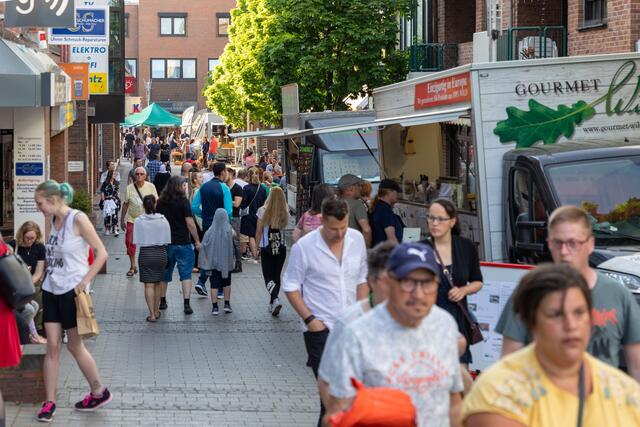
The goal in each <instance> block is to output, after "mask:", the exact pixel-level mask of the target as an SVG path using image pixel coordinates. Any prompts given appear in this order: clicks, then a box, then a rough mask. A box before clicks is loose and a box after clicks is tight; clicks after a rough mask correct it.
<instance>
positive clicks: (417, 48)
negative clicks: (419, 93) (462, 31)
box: [409, 43, 458, 72]
mask: <svg viewBox="0 0 640 427" xmlns="http://www.w3.org/2000/svg"><path fill="white" fill-rule="evenodd" d="M457 66H458V45H457V44H455V43H427V44H417V45H413V46H410V47H409V71H412V72H428V71H442V70H446V69H448V68H453V67H457Z"/></svg>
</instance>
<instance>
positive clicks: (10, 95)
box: [0, 38, 44, 107]
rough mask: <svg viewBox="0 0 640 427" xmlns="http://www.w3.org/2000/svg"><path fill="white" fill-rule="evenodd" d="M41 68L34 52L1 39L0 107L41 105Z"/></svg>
mask: <svg viewBox="0 0 640 427" xmlns="http://www.w3.org/2000/svg"><path fill="white" fill-rule="evenodd" d="M42 71H44V70H43V69H42V64H41V63H40V61H39V60H38V58H37V56H36V54H35V52H34V51H32V50H31V49H28V48H27V47H25V46H22V45H18V44H15V43H12V42H10V41H8V40H5V39H2V38H0V107H39V106H41V105H42V83H41V77H40V74H41V72H42Z"/></svg>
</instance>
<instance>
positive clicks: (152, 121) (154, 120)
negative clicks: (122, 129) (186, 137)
mask: <svg viewBox="0 0 640 427" xmlns="http://www.w3.org/2000/svg"><path fill="white" fill-rule="evenodd" d="M181 123H182V119H180V117H178V116H176V115H174V114H171V113H170V112H168V111H167V110H165V109H164V108H162V107H161V106H159V105H158V104H156V103H153V104H151V105H149V106H148V107H147V108H145V109H144V110H142V111H140V112H139V113H135V114H132V115H130V116H127V117H126V118H125V119H124V123H123V124H122V125H123V126H129V127H136V126H152V127H173V126H180V124H181Z"/></svg>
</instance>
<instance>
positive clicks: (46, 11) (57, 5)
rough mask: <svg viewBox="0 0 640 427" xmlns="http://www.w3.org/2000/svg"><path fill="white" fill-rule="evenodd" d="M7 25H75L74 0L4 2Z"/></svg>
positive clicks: (19, 0)
mask: <svg viewBox="0 0 640 427" xmlns="http://www.w3.org/2000/svg"><path fill="white" fill-rule="evenodd" d="M3 4H4V22H5V25H6V26H7V27H40V28H48V27H73V26H74V25H76V22H75V18H76V11H75V1H74V0H46V1H45V0H14V1H5V2H4V3H3Z"/></svg>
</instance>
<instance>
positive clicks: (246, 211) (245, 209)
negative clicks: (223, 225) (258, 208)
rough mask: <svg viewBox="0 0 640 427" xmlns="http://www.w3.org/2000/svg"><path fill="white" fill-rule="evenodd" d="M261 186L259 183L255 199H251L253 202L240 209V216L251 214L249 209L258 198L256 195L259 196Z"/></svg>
mask: <svg viewBox="0 0 640 427" xmlns="http://www.w3.org/2000/svg"><path fill="white" fill-rule="evenodd" d="M260 188H261V187H260V185H258V188H257V189H256V194H254V195H253V199H251V202H250V203H249V204H248V205H247V207H246V208H241V209H240V217H243V216H247V215H249V209H251V205H252V204H253V202H254V201H255V200H256V197H258V193H259V192H260Z"/></svg>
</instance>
